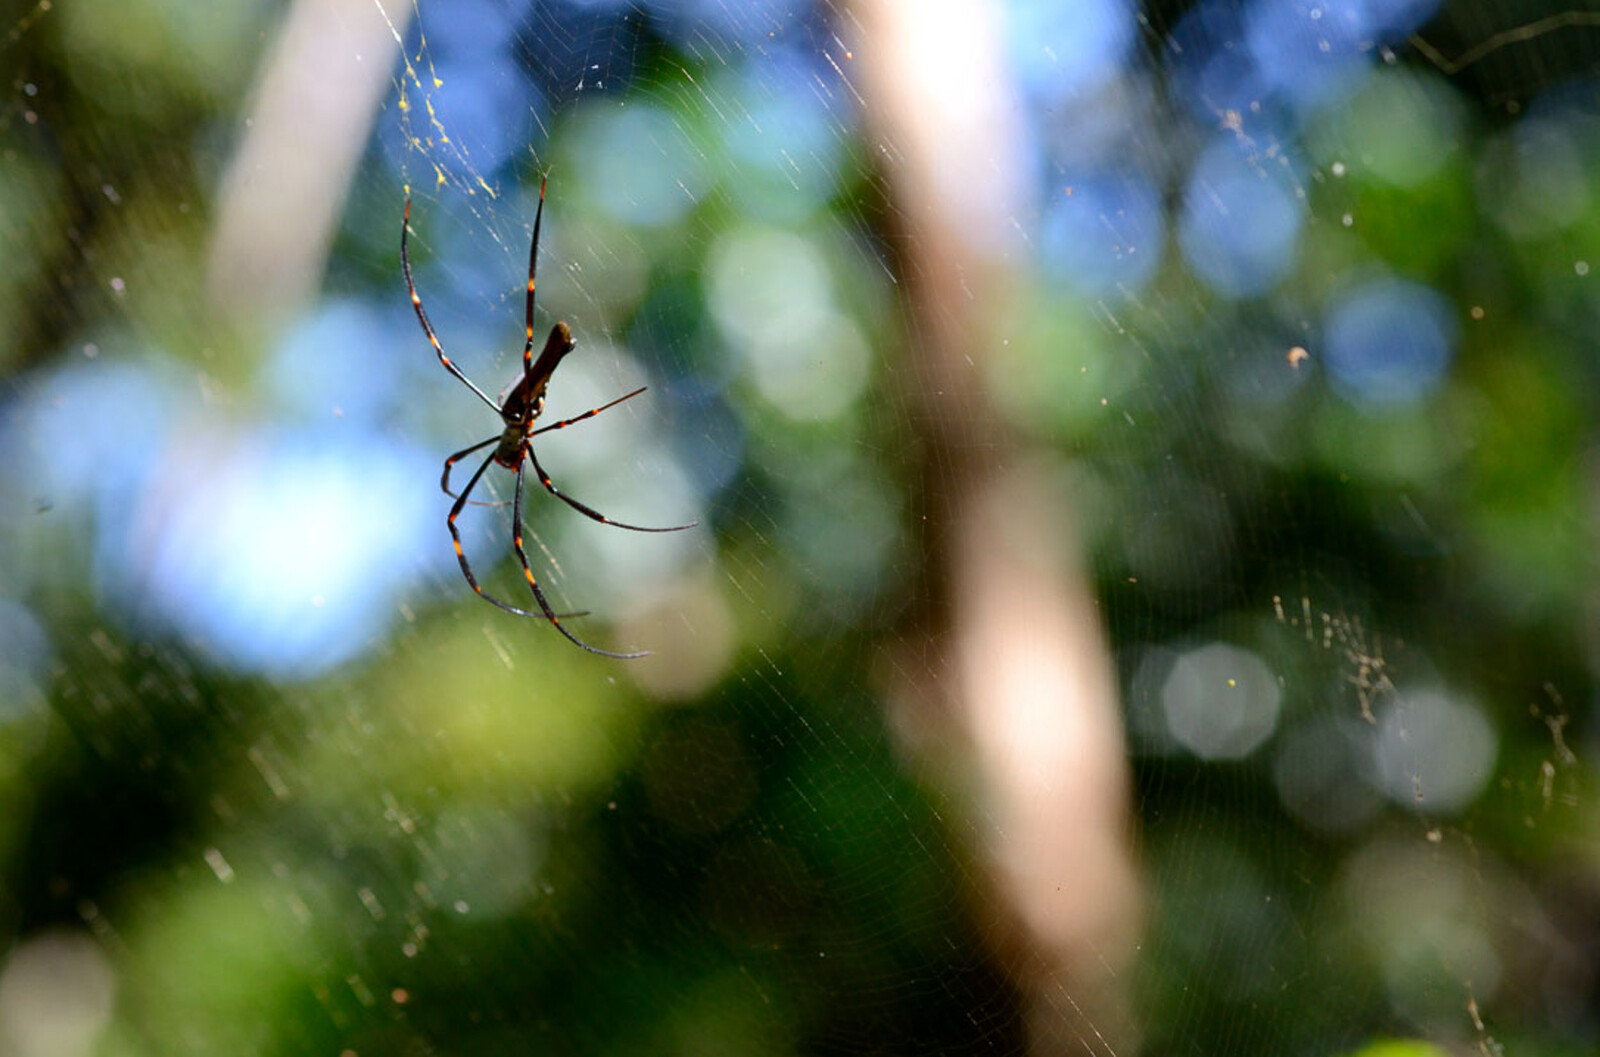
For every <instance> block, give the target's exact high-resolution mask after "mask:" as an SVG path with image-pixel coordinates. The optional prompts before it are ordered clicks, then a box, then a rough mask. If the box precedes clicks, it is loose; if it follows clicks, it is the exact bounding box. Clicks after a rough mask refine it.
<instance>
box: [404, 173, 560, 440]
mask: <svg viewBox="0 0 1600 1057" xmlns="http://www.w3.org/2000/svg"><path fill="white" fill-rule="evenodd" d="M410 230H411V199H410V198H407V199H406V211H405V216H404V217H403V218H402V219H401V221H400V270H401V271H403V272H405V275H406V290H407V292H409V293H410V294H411V307H412V308H413V309H415V310H416V313H417V321H418V322H419V323H421V324H422V330H423V333H425V334H427V335H428V343H429V344H431V345H432V346H433V351H434V352H436V353H438V354H439V362H440V363H442V364H444V369H445V370H447V371H449V372H450V373H451V374H453V375H455V376H456V377H457V378H459V379H460V380H461V384H462V385H465V386H466V387H467V388H468V389H471V390H472V391H473V392H474V393H477V394H478V399H480V400H482V401H483V402H484V403H486V404H488V405H489V406H490V407H492V408H494V410H495V414H500V413H501V412H500V405H499V404H497V403H495V402H494V401H493V400H492V399H490V397H489V394H488V393H485V392H484V391H483V390H482V389H479V388H478V387H477V386H476V385H473V384H472V379H470V378H468V377H467V376H466V375H464V374H462V373H461V368H459V367H457V366H456V365H455V364H454V363H451V362H450V357H448V356H446V355H445V354H444V346H442V345H440V344H439V336H438V335H437V334H435V333H434V332H433V324H432V323H429V322H428V313H427V312H425V311H423V309H422V298H420V297H418V296H417V284H416V283H414V282H412V280H411V254H410V252H409V251H408V250H407V248H406V236H407V234H408V233H409V232H410ZM532 282H533V281H532V280H531V279H530V280H529V285H530V287H531V286H532ZM529 295H530V296H532V290H531V289H530V290H529Z"/></svg>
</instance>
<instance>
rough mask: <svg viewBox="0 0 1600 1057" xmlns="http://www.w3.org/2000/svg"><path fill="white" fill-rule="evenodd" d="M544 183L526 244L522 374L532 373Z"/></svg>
mask: <svg viewBox="0 0 1600 1057" xmlns="http://www.w3.org/2000/svg"><path fill="white" fill-rule="evenodd" d="M544 185H545V181H544V180H540V181H539V208H538V209H536V210H534V213H533V241H532V243H531V244H530V245H529V246H528V324H527V331H528V337H527V341H526V342H525V343H524V344H523V346H522V376H523V377H524V378H526V377H527V376H528V375H530V374H532V373H533V270H534V266H535V265H536V264H538V263H539V224H540V222H541V221H543V220H544Z"/></svg>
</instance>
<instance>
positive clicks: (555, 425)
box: [528, 385, 645, 437]
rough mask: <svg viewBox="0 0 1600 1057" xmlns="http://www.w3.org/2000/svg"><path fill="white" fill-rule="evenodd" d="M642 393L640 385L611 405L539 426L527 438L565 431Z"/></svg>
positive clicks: (642, 389)
mask: <svg viewBox="0 0 1600 1057" xmlns="http://www.w3.org/2000/svg"><path fill="white" fill-rule="evenodd" d="M644 391H645V387H644V386H642V385H641V386H640V387H639V388H637V389H635V390H634V391H633V392H631V393H628V394H627V395H626V396H619V397H617V398H616V399H615V400H613V401H611V403H609V404H601V405H600V406H599V407H591V408H590V409H589V410H587V411H585V412H584V413H583V414H581V415H574V416H573V417H572V418H564V419H562V420H561V421H560V422H552V423H550V425H548V426H540V427H539V428H538V429H536V430H534V431H533V432H532V433H530V434H528V436H530V437H537V436H538V435H539V434H541V433H549V432H550V431H551V430H553V429H566V428H567V427H568V426H570V425H572V424H573V423H574V422H582V421H583V420H584V419H586V418H593V417H594V416H596V415H598V414H599V413H600V412H602V411H605V410H607V409H609V408H613V407H616V406H617V405H618V404H620V403H622V402H623V401H624V400H632V399H633V398H634V397H636V396H638V395H639V394H640V393H642V392H644Z"/></svg>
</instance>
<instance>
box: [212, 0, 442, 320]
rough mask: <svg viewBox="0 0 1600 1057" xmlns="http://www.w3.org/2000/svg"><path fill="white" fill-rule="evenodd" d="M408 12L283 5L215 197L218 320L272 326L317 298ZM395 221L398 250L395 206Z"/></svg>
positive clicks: (381, 5) (334, 0) (385, 2)
mask: <svg viewBox="0 0 1600 1057" xmlns="http://www.w3.org/2000/svg"><path fill="white" fill-rule="evenodd" d="M411 11H412V5H410V4H407V3H403V2H401V0H381V2H378V0H294V3H292V4H290V5H289V8H288V11H287V13H286V14H285V17H284V20H283V22H282V24H281V25H280V26H279V29H278V35H277V39H276V40H275V41H274V42H273V45H272V48H271V50H270V51H269V52H268V55H267V59H266V62H265V64H264V65H263V66H262V69H261V72H260V75H259V79H258V81H257V82H256V85H255V89H254V92H253V97H252V100H251V105H250V117H249V118H248V119H247V120H246V121H245V123H244V126H243V128H244V135H243V137H242V138H241V139H240V141H239V146H238V150H237V151H236V152H235V153H234V155H233V157H232V158H231V159H229V162H228V168H227V172H226V173H225V175H224V177H223V180H222V187H221V189H220V191H219V193H218V196H217V205H216V225H215V233H214V234H213V236H212V240H211V252H210V257H209V260H208V261H207V265H206V270H207V277H206V285H207V287H208V293H209V301H210V305H211V307H212V309H213V310H215V311H217V312H219V313H220V314H221V316H222V318H224V319H227V320H231V321H234V322H238V323H243V324H250V323H255V322H258V321H265V322H268V323H272V322H281V321H282V320H284V319H287V318H292V317H293V315H294V314H295V313H297V312H299V311H301V310H302V309H304V308H305V306H306V305H307V303H309V302H310V300H311V299H312V298H313V297H314V296H315V295H316V292H317V290H318V288H319V287H320V286H321V284H322V274H323V271H324V270H325V268H326V265H327V258H328V249H329V247H330V246H331V245H332V244H333V235H334V229H335V227H336V226H337V224H338V220H339V217H341V216H342V215H343V214H344V204H345V199H346V197H347V196H348V194H349V191H350V182H351V180H352V179H353V178H354V176H355V171H356V166H357V165H358V164H359V163H360V161H361V155H362V154H363V153H364V152H365V151H366V149H367V143H368V142H369V141H370V140H371V139H372V126H373V123H374V122H375V121H376V120H377V116H378V113H379V109H380V107H381V105H382V102H383V97H384V94H385V93H386V92H387V91H388V90H389V86H390V85H391V84H392V83H393V75H392V73H391V71H392V70H393V68H394V57H395V55H396V53H398V52H399V50H400V38H401V36H402V34H404V33H405V29H406V25H407V23H408V22H409V21H410V18H411ZM394 217H395V236H394V237H395V240H396V244H398V241H399V238H400V202H399V200H398V197H397V199H396V201H395V212H394ZM397 252H398V251H397Z"/></svg>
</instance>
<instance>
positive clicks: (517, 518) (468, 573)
mask: <svg viewBox="0 0 1600 1057" xmlns="http://www.w3.org/2000/svg"><path fill="white" fill-rule="evenodd" d="M497 439H498V438H497ZM479 447H482V445H479ZM494 461H495V459H494V454H490V455H489V457H488V458H486V459H484V460H483V462H482V463H481V464H480V465H479V466H478V469H477V472H476V473H474V474H473V475H472V476H471V477H470V478H468V480H467V484H466V487H464V488H462V489H461V495H460V496H459V497H457V499H456V501H455V503H454V505H452V506H451V507H450V516H449V517H448V518H446V519H445V525H446V526H447V527H448V528H449V529H450V539H451V540H452V541H453V542H454V543H455V548H456V561H458V562H460V563H461V575H463V576H465V577H466V578H467V585H468V586H469V587H471V588H472V590H473V591H474V592H476V593H477V595H478V597H479V598H482V599H483V600H484V601H485V602H488V603H490V604H491V605H495V606H498V607H500V608H501V609H503V610H505V611H506V612H507V613H513V614H515V615H516V616H519V617H533V618H535V619H543V620H548V621H549V622H550V623H552V624H554V625H555V628H556V630H557V631H559V632H561V634H563V635H565V636H566V637H567V638H568V639H570V640H571V641H572V642H573V643H574V644H575V645H578V646H581V647H583V648H584V649H586V650H588V651H589V652H590V653H598V654H600V655H601V656H602V657H617V658H620V659H622V660H632V659H634V658H636V657H648V656H649V653H612V652H611V651H610V650H602V649H599V648H598V647H595V646H591V645H589V644H588V643H587V642H584V641H583V640H582V639H580V638H578V637H577V636H576V635H574V634H573V633H572V632H570V631H568V630H567V627H566V625H565V624H563V623H561V618H562V617H581V616H587V615H588V610H580V611H578V612H576V613H557V612H556V611H555V610H554V609H552V608H550V603H549V602H548V601H546V600H545V597H544V592H543V591H542V590H540V588H539V584H538V583H537V582H536V581H535V580H534V578H533V570H532V569H531V568H530V567H529V566H528V554H527V552H526V551H524V550H523V548H522V466H521V464H519V465H518V466H517V473H516V479H517V483H516V487H517V496H516V500H515V501H514V502H513V504H512V507H513V514H512V527H513V534H512V537H511V539H512V542H513V543H514V544H515V545H516V551H517V558H518V560H519V561H521V562H522V572H523V575H524V576H526V577H527V580H528V586H529V587H531V588H532V589H533V598H534V601H536V602H538V603H539V612H535V611H533V610H531V609H522V608H520V607H518V606H514V605H512V604H511V603H509V602H503V601H501V600H500V599H498V598H496V597H495V596H494V595H491V594H490V593H489V592H487V591H485V590H484V589H483V586H482V585H481V584H479V583H478V578H477V577H476V576H474V575H472V566H471V564H469V563H468V561H467V552H466V549H465V548H464V547H463V546H462V545H461V530H460V529H458V528H456V519H457V518H458V517H460V516H461V510H462V508H463V507H465V506H466V505H467V502H468V498H467V497H468V496H470V495H472V490H473V489H474V488H476V487H477V485H478V480H479V478H481V477H482V476H483V474H484V471H485V470H487V469H488V468H489V467H490V465H492V464H493V463H494Z"/></svg>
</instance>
